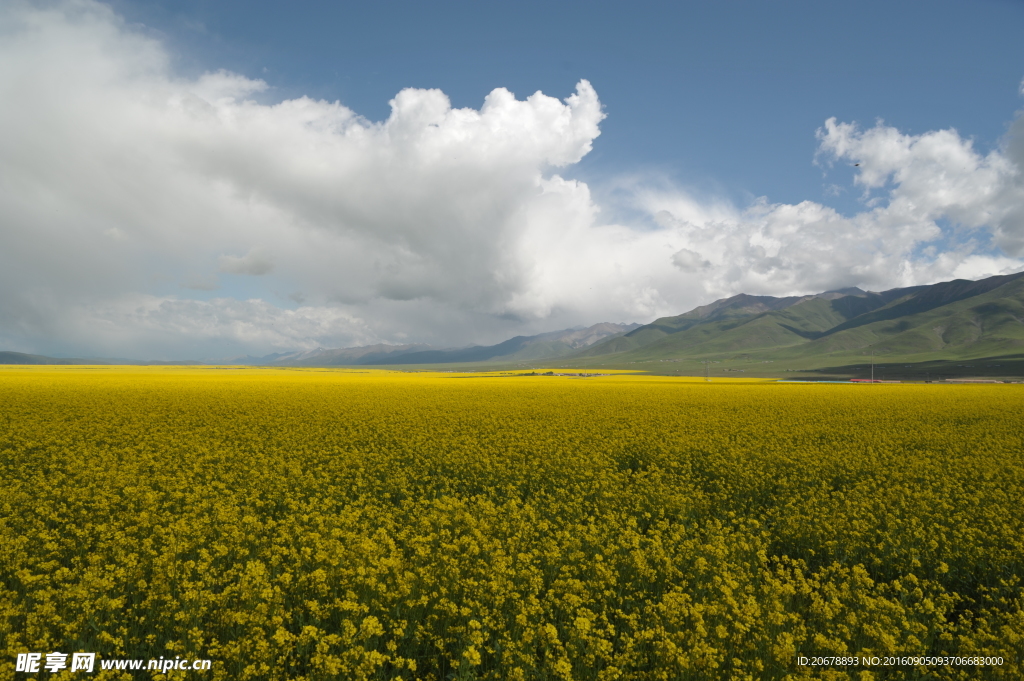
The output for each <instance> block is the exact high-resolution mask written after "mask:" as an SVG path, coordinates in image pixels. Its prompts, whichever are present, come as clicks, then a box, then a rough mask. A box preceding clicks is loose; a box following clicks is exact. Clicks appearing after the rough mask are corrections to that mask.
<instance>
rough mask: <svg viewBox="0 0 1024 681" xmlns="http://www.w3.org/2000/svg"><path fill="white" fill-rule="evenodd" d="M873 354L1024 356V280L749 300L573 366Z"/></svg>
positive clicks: (651, 328) (593, 351) (592, 350)
mask: <svg viewBox="0 0 1024 681" xmlns="http://www.w3.org/2000/svg"><path fill="white" fill-rule="evenodd" d="M871 353H873V354H876V355H879V356H892V357H907V358H916V359H917V360H921V361H925V360H927V359H929V358H935V359H938V358H941V359H947V360H951V359H960V358H970V357H990V356H996V355H1007V354H1014V353H1024V273H1018V274H1012V275H1006V276H999V277H990V278H988V279H983V280H980V281H966V280H956V281H949V282H943V283H939V284H934V285H931V286H915V287H911V288H902V289H893V290H890V291H884V292H882V293H872V292H865V291H861V290H860V289H844V290H841V291H830V292H827V293H822V294H817V295H811V296H802V297H790V298H773V297H770V296H748V295H744V294H741V295H738V296H733V297H732V298H726V299H723V300H719V301H716V302H714V303H712V304H710V305H705V306H703V307H698V308H696V309H694V310H691V311H690V312H687V313H686V314H682V315H678V316H675V317H664V318H662V319H658V320H656V321H654V322H652V323H651V324H647V325H645V326H642V327H640V328H638V329H635V330H633V331H631V332H629V333H627V334H625V335H623V336H620V337H618V338H613V339H608V340H605V341H602V342H599V343H595V344H594V345H593V346H591V347H589V348H587V349H586V350H584V351H582V352H579V353H576V354H575V355H574V356H573V359H578V360H581V361H584V362H587V363H592V362H597V361H600V362H601V363H607V362H614V363H616V364H621V363H637V362H650V361H658V360H667V359H687V358H690V359H694V358H704V359H727V358H728V359H738V358H747V359H749V360H751V361H754V360H760V361H774V360H783V359H786V360H795V359H804V360H815V361H819V362H822V361H828V362H834V361H835V360H838V359H842V358H846V359H853V360H857V359H858V358H860V357H863V356H864V355H866V354H871Z"/></svg>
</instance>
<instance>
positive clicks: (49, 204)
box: [0, 0, 1024, 357]
mask: <svg viewBox="0 0 1024 681" xmlns="http://www.w3.org/2000/svg"><path fill="white" fill-rule="evenodd" d="M272 95H273V88H272V87H271V86H270V85H269V84H268V83H266V82H264V81H262V80H256V79H250V78H247V77H245V76H243V75H239V74H235V73H230V72H227V71H223V70H217V69H214V70H211V71H210V72H209V73H207V74H205V75H202V76H200V77H198V78H193V79H190V78H184V77H182V76H180V75H179V74H177V73H176V72H175V71H174V69H173V67H172V59H171V58H170V55H169V54H168V52H167V50H166V48H165V47H164V46H163V45H162V44H161V43H159V42H158V41H157V40H154V39H153V38H151V37H148V36H146V35H143V34H142V33H140V32H139V31H138V30H136V29H134V28H132V27H130V26H127V25H126V24H125V23H124V22H123V21H122V20H121V19H120V18H119V17H118V16H117V15H116V14H115V13H114V12H113V11H112V10H111V9H110V8H108V7H106V6H104V5H102V4H99V3H96V2H91V1H90V0H67V1H66V2H55V3H50V4H46V5H36V4H30V3H19V2H14V3H9V4H6V5H4V6H3V7H2V8H0V129H3V130H4V134H3V135H0V286H2V287H3V290H4V292H5V295H4V296H2V297H0V348H11V349H22V350H30V351H37V352H47V351H49V352H65V353H70V352H74V353H77V354H105V353H106V354H112V353H116V354H121V355H136V356H155V355H154V353H163V354H164V355H165V356H179V357H180V356H190V357H199V356H213V355H216V354H217V353H225V354H226V353H227V352H228V351H231V352H234V351H236V350H237V351H245V352H252V353H259V352H269V351H273V350H280V349H288V348H292V347H294V348H296V349H299V348H308V347H315V346H316V345H322V346H343V345H353V344H362V343H371V342H380V341H384V342H389V341H401V342H408V341H421V342H430V343H434V344H438V345H445V344H463V343H466V342H472V341H476V342H496V341H498V340H502V339H503V338H505V337H508V336H510V335H514V334H517V333H524V332H540V331H545V330H551V329H556V328H563V327H566V326H571V325H574V324H581V323H584V324H590V323H595V322H598V321H647V320H649V319H651V318H653V317H655V316H658V315H664V314H678V313H681V312H683V311H685V310H687V309H690V308H691V307H693V306H695V305H698V304H701V303H705V302H708V301H709V300H710V299H713V298H715V297H719V296H723V295H729V294H733V293H738V292H741V291H744V292H748V293H766V294H790V293H802V292H813V291H820V290H825V289H828V288H837V287H841V286H850V285H860V286H866V287H872V288H876V289H878V288H885V287H889V286H896V285H902V284H913V283H923V282H928V281H937V280H940V279H943V278H949V277H952V276H969V277H980V276H985V275H989V274H996V273H1000V272H1006V271H1012V270H1015V269H1019V268H1021V267H1022V265H1024V263H1022V262H1021V261H1020V259H1019V258H1020V257H1021V255H1022V254H1024V220H1022V212H1021V211H1022V206H1024V196H1022V184H1021V168H1022V166H1024V152H1022V149H1024V141H1022V140H1024V130H1022V129H1021V125H1022V124H1021V121H1020V120H1018V121H1017V122H1016V123H1015V124H1014V128H1013V130H1012V131H1011V133H1010V135H1009V136H1008V138H1007V143H1006V147H1005V148H1004V149H1000V150H996V151H992V152H989V153H987V154H981V153H979V152H977V151H976V150H975V149H974V148H973V146H972V144H971V141H970V140H969V139H964V138H963V137H961V136H960V135H959V134H958V133H957V132H955V131H953V130H943V131H935V132H930V133H926V134H924V135H918V136H911V135H905V134H902V133H901V132H899V131H898V130H895V129H893V128H891V127H887V126H885V125H882V124H879V125H876V126H875V127H873V128H869V129H867V130H862V129H860V128H858V127H857V126H855V125H853V124H851V123H842V122H837V121H836V120H834V119H830V120H829V121H826V122H825V124H824V128H823V129H822V130H821V131H820V132H819V141H820V150H819V154H820V157H821V158H824V159H826V160H828V161H830V162H837V163H838V162H844V163H851V164H852V163H854V162H856V163H860V165H859V166H857V168H858V171H857V174H856V178H855V183H856V184H857V185H858V186H859V187H861V189H862V190H863V191H864V192H865V197H864V201H865V203H864V208H863V210H862V211H861V212H859V213H857V214H855V215H842V214H840V213H838V212H837V211H835V210H833V209H832V208H830V207H828V206H826V205H822V204H820V203H816V202H811V201H805V202H802V203H799V204H795V205H790V204H776V203H772V202H771V201H770V200H769V199H767V198H765V199H761V200H758V201H756V202H754V203H752V204H751V205H748V206H737V205H734V204H732V203H730V202H727V201H722V200H716V199H713V198H708V197H701V196H695V195H693V194H690V193H688V192H686V191H684V190H681V189H671V188H670V189H665V187H664V185H658V188H654V187H653V186H649V185H645V184H643V183H637V184H635V185H634V186H633V187H632V189H631V191H630V193H629V195H630V197H631V198H630V200H631V201H632V208H634V209H639V210H640V211H641V212H646V213H647V215H648V216H649V221H648V222H646V223H645V224H642V225H640V224H637V225H633V224H615V223H610V222H608V221H605V220H603V219H602V217H601V216H602V211H601V201H602V199H601V197H595V196H594V195H593V194H592V191H591V188H590V187H588V186H587V185H586V184H585V183H583V182H580V181H578V180H574V179H571V178H570V177H568V173H569V172H571V168H572V166H573V165H574V164H575V163H577V162H578V161H579V160H580V159H582V158H583V157H584V156H585V155H586V154H587V153H589V152H590V150H591V148H592V146H593V144H594V141H595V139H596V138H597V137H598V136H599V134H600V127H599V126H600V123H601V121H602V120H603V118H604V116H605V113H604V111H603V109H602V105H601V103H600V100H599V98H598V95H597V93H596V91H595V90H594V88H593V87H592V86H591V84H590V83H589V82H587V81H586V80H581V81H580V82H579V83H578V85H577V86H576V90H575V92H574V93H572V94H570V95H569V96H568V97H566V98H565V99H558V98H556V97H552V96H548V95H545V94H543V93H540V92H537V93H534V94H531V95H529V96H527V97H525V98H518V97H516V96H515V95H514V94H513V93H511V92H509V91H508V90H506V89H504V88H497V89H495V90H493V91H492V92H491V93H490V94H488V95H487V96H486V97H485V98H484V100H483V102H482V104H481V105H480V107H479V108H478V109H472V108H464V109H458V108H453V107H452V106H451V103H450V101H449V99H448V98H447V96H446V95H445V94H444V93H443V92H441V91H439V90H429V89H406V90H402V91H401V92H399V93H397V94H396V95H395V97H394V99H393V100H392V101H391V113H390V116H389V117H388V118H387V119H386V120H383V121H380V122H374V121H369V120H366V119H365V118H363V117H361V116H359V115H358V114H357V113H356V112H354V111H352V110H350V109H349V108H347V107H346V106H344V105H343V104H342V103H340V102H328V101H321V100H314V99H310V98H307V97H302V98H298V99H291V100H284V101H276V100H274V99H273V97H272ZM809 133H810V131H809ZM214 290H216V291H217V292H218V293H217V297H216V298H210V297H209V296H210V295H212V294H210V293H209V292H210V291H214Z"/></svg>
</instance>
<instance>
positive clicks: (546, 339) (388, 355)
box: [267, 322, 640, 366]
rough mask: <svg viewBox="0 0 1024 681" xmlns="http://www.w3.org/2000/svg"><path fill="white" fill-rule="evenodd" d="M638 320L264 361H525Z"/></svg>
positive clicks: (560, 352)
mask: <svg viewBox="0 0 1024 681" xmlns="http://www.w3.org/2000/svg"><path fill="white" fill-rule="evenodd" d="M639 326H640V325H639V324H611V323H607V322H604V323H601V324H594V325H593V326H589V327H587V328H583V329H581V328H574V329H563V330H562V331H551V332H549V333H542V334H538V335H536V336H516V337H514V338H510V339H508V340H507V341H504V342H501V343H498V344H497V345H475V346H471V347H468V348H449V349H444V350H438V349H434V348H430V347H429V346H425V345H368V346H364V347H359V348H344V349H339V350H323V349H318V350H314V351H310V352H306V353H295V354H294V355H283V356H279V357H277V358H276V359H274V360H272V361H270V362H267V364H270V365H285V366H340V365H349V366H352V365H366V366H371V365H377V366H380V365H390V364H453V363H465V362H487V361H505V362H510V361H527V360H535V359H551V358H554V357H562V356H565V355H568V354H571V353H572V352H574V351H576V350H578V349H581V348H585V347H589V346H590V345H592V344H594V343H597V342H599V341H601V340H604V339H606V338H611V337H615V336H619V335H622V334H624V333H628V332H629V331H632V330H633V329H635V328H637V327H639Z"/></svg>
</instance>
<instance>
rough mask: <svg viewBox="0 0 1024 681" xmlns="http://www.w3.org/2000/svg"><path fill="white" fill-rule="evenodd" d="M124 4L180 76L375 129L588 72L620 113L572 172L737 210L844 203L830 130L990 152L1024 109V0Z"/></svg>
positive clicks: (550, 86)
mask: <svg viewBox="0 0 1024 681" xmlns="http://www.w3.org/2000/svg"><path fill="white" fill-rule="evenodd" d="M114 6H115V7H116V8H117V9H118V10H119V11H121V12H122V13H123V14H124V15H125V16H126V17H127V18H128V19H129V20H132V21H137V22H141V23H144V24H145V25H146V26H147V27H148V28H150V29H152V30H154V31H157V32H158V34H160V35H162V36H166V39H167V40H168V42H169V43H170V44H171V45H172V46H173V48H174V51H175V56H176V58H177V59H178V60H179V62H180V66H181V68H182V70H183V71H185V72H194V73H199V72H202V71H205V70H209V69H210V68H212V67H216V68H227V69H230V70H233V71H237V72H238V73H241V74H244V75H247V76H249V77H253V78H263V79H265V80H266V81H267V82H268V83H269V84H270V85H271V86H272V87H273V88H274V89H273V90H272V91H271V92H269V93H267V96H268V97H269V98H271V99H272V98H275V97H281V98H285V97H296V96H301V95H309V96H311V97H317V98H323V99H328V100H332V101H333V100H341V102H342V103H343V104H345V105H346V106H348V107H350V108H352V109H354V110H355V111H357V112H358V113H360V114H362V115H364V116H366V117H368V118H370V119H373V120H382V119H384V118H386V117H387V116H388V114H389V112H390V110H389V107H388V101H389V100H390V99H391V98H392V97H393V96H394V95H395V93H396V92H398V91H399V90H401V89H402V88H406V87H417V88H439V89H441V90H443V91H444V92H445V93H446V94H447V95H448V96H449V97H450V98H451V100H452V104H453V106H456V107H474V108H476V107H479V106H480V103H481V102H482V100H483V98H484V96H485V95H486V94H487V93H488V92H490V91H491V90H492V89H494V88H495V87H506V88H508V89H509V90H511V91H512V92H514V93H516V95H518V96H519V97H523V96H526V95H529V94H531V93H533V92H535V91H537V90H541V91H543V92H545V93H548V94H551V95H553V96H564V95H563V94H561V93H568V92H571V91H572V89H573V87H574V86H575V84H576V82H577V81H578V80H579V79H580V78H587V79H588V80H590V82H591V83H593V85H594V87H595V88H596V89H597V91H598V93H599V94H600V96H601V101H602V103H603V104H604V106H605V108H606V111H607V114H608V118H607V119H606V120H605V121H604V122H603V123H602V126H601V128H602V134H601V137H600V139H599V140H598V141H597V142H596V143H595V146H594V151H593V152H591V153H590V154H589V155H588V156H587V157H585V159H584V160H583V161H582V162H581V163H580V164H579V166H578V169H577V170H576V171H575V173H574V174H576V175H578V176H586V177H588V178H595V179H596V178H602V177H607V176H615V175H618V174H619V173H622V172H623V171H626V172H641V173H644V172H651V171H654V172H658V173H666V174H668V175H670V176H671V177H673V178H675V179H676V180H677V181H679V182H682V183H684V184H687V185H692V186H696V187H698V188H700V189H703V190H704V191H712V192H716V193H721V192H725V193H727V194H729V195H733V196H736V197H737V198H742V197H745V196H747V195H753V196H768V197H770V199H771V200H772V201H783V202H788V203H797V202H799V201H802V200H804V199H811V200H819V201H820V200H825V199H828V200H829V201H830V202H831V203H832V204H833V205H835V204H837V203H844V202H841V201H840V202H837V201H836V200H835V199H834V197H831V196H826V194H825V193H824V189H823V187H824V185H825V184H827V183H830V182H829V181H824V182H823V180H822V171H821V169H820V168H817V167H815V166H814V165H813V164H812V160H813V158H814V152H815V149H816V147H817V143H816V140H815V138H814V131H815V130H816V129H818V128H819V127H820V126H821V125H822V123H823V122H824V121H825V119H827V118H829V117H830V116H836V117H837V118H839V119H840V120H843V121H857V122H860V123H861V124H862V125H871V124H873V123H874V121H875V120H876V119H879V118H881V119H883V120H885V122H886V123H888V124H889V125H892V126H894V127H896V128H898V129H899V130H901V131H902V132H905V133H910V134H920V133H923V132H927V131H929V130H936V129H942V128H955V129H957V130H958V131H960V132H961V134H962V135H965V136H968V137H971V138H973V139H974V140H975V145H976V146H977V147H978V148H980V149H984V150H988V149H991V148H992V147H994V146H995V145H997V144H998V142H999V140H1000V139H1001V138H1002V137H1003V136H1004V135H1005V134H1006V132H1007V128H1008V125H1009V123H1010V120H1011V118H1012V115H1013V112H1014V111H1015V110H1017V109H1019V108H1020V107H1021V105H1022V99H1021V97H1020V93H1019V87H1020V83H1021V78H1022V77H1024V40H1021V35H1022V30H1024V3H1022V2H1010V1H1005V0H995V1H993V0H980V1H979V2H962V1H961V2H949V1H942V0H939V1H928V2H858V3H856V4H845V3H822V2H811V1H806V2H735V1H733V2H730V1H726V2H715V3H696V2H692V3H680V2H647V3H631V4H630V5H629V6H628V7H627V6H626V5H625V4H624V3H621V2H586V3H583V2H571V3H570V2H554V3H553V2H517V3H499V2H479V1H474V2H439V3H420V2H373V3H352V2H341V3H332V2H302V1H299V2H289V3H275V2H270V3H268V2H236V1H233V0H221V1H217V2H195V1H185V2H180V1H178V2H146V1H143V2H123V1H122V2H118V3H115V5H114ZM848 180H849V175H846V176H844V175H842V174H839V175H837V176H836V177H835V178H830V181H831V182H836V181H843V182H846V181H848ZM844 207H845V208H847V209H848V210H853V209H855V207H854V206H850V205H848V204H847V205H844Z"/></svg>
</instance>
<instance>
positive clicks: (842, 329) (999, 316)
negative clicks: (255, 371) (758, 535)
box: [0, 272, 1024, 367]
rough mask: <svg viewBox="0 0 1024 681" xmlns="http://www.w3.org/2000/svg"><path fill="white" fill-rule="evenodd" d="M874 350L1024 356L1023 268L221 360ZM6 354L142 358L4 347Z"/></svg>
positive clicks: (921, 358)
mask: <svg viewBox="0 0 1024 681" xmlns="http://www.w3.org/2000/svg"><path fill="white" fill-rule="evenodd" d="M868 354H873V355H875V356H877V357H887V358H901V359H903V360H906V361H913V362H929V361H939V360H956V359H967V358H982V357H1019V358H1024V272H1021V273H1017V274H1010V275H1004V276H996V277H989V278H987V279H982V280H979V281H968V280H962V279H958V280H954V281H948V282H942V283H938V284H932V285H928V286H913V287H909V288H899V289H892V290H889V291H883V292H880V293H878V292H869V291H862V290H861V289H858V288H848V289H841V290H837V291H827V292H824V293H819V294H815V295H807V296H792V297H784V298H775V297H771V296H751V295H746V294H739V295H736V296H733V297H731V298H724V299H721V300H717V301H715V302H713V303H711V304H709V305H704V306H701V307H698V308H695V309H693V310H690V311H689V312H686V313H684V314H681V315H678V316H674V317H663V318H661V319H657V320H655V321H654V322H651V323H650V324H644V325H640V324H611V323H602V324H595V325H594V326H591V327H588V328H585V329H579V328H577V329H566V330H562V331H554V332H551V333H545V334H540V335H536V336H516V337H515V338H510V339H509V340H507V341H505V342H503V343H499V344H497V345H491V346H470V347H464V348H455V349H437V348H431V347H429V346H426V345H383V344H378V345H370V346H364V347H357V348H340V349H323V348H318V349H316V350H312V351H305V352H294V353H277V354H273V355H267V356H264V357H239V358H233V359H230V360H227V361H218V362H215V363H216V364H238V365H261V366H296V367H301V366H309V367H313V366H374V365H375V366H381V365H431V364H446V365H453V364H470V363H481V362H482V363H493V364H499V363H505V364H508V363H520V362H526V361H529V362H538V361H544V360H556V359H557V360H559V361H560V362H570V361H571V362H574V363H576V364H577V365H581V366H583V365H592V364H608V363H614V364H636V363H644V362H651V361H658V360H661V361H667V360H685V359H717V360H726V359H727V360H730V361H751V362H753V361H779V360H798V359H799V360H805V361H806V362H807V364H808V366H810V365H816V366H826V365H830V364H831V365H837V364H842V363H843V362H859V361H862V358H863V357H865V356H866V355H868ZM0 363H2V364H49V363H54V364H85V363H110V364H113V363H142V362H135V361H133V360H96V359H54V358H48V357H42V356H37V355H26V354H22V353H13V352H0ZM153 363H162V364H168V363H173V364H183V363H187V362H153ZM211 363H214V362H211Z"/></svg>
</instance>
